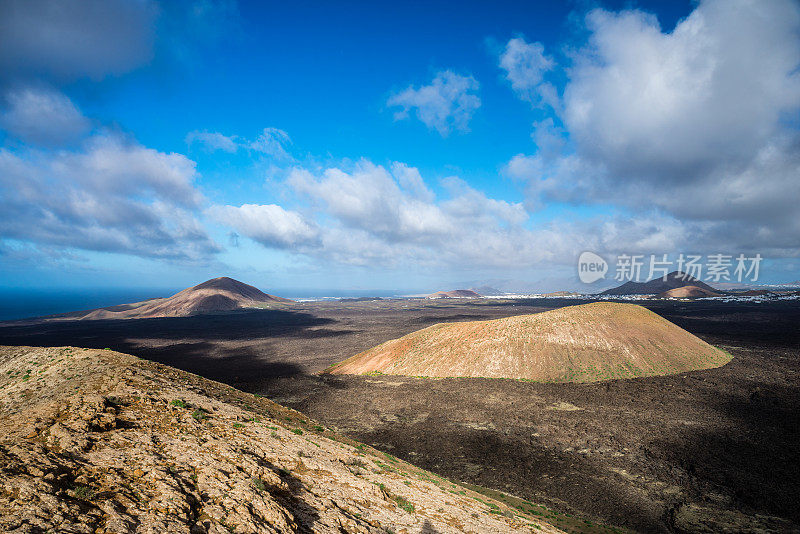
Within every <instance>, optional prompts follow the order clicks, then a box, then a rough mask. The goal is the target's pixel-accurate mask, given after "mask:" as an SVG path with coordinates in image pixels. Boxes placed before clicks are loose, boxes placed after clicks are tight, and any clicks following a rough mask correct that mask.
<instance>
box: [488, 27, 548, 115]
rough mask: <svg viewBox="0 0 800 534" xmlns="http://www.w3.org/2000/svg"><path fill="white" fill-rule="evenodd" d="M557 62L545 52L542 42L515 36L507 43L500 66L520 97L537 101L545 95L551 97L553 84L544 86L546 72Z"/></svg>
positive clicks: (501, 56)
mask: <svg viewBox="0 0 800 534" xmlns="http://www.w3.org/2000/svg"><path fill="white" fill-rule="evenodd" d="M554 66H555V62H554V61H553V60H552V58H550V57H548V56H546V55H545V54H544V46H543V45H542V43H528V42H526V41H525V39H524V38H522V37H515V38H513V39H510V40H509V41H508V43H506V47H505V50H503V53H502V54H501V55H500V68H502V69H503V70H504V71H505V72H506V78H507V79H508V81H510V82H511V87H512V88H513V89H514V91H516V92H517V94H518V95H519V96H520V98H523V99H525V100H529V101H531V102H537V101H539V100H540V99H542V97H543V93H544V95H545V97H546V98H547V99H549V98H550V96H551V95H550V92H551V91H552V86H550V85H545V86H544V87H543V86H542V82H543V78H544V74H545V72H547V71H548V70H550V69H552V68H553V67H554Z"/></svg>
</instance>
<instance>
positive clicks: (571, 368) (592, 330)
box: [326, 302, 731, 382]
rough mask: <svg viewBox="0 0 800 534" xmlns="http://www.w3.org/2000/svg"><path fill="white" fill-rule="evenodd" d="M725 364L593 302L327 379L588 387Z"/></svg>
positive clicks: (363, 358) (352, 361)
mask: <svg viewBox="0 0 800 534" xmlns="http://www.w3.org/2000/svg"><path fill="white" fill-rule="evenodd" d="M730 359H731V357H730V355H728V354H727V353H726V352H724V351H722V350H720V349H717V348H715V347H713V346H711V345H709V344H708V343H706V342H705V341H703V340H701V339H700V338H698V337H697V336H695V335H693V334H691V333H689V332H687V331H686V330H684V329H682V328H680V327H679V326H677V325H675V324H673V323H671V322H669V321H667V320H666V319H664V318H662V317H661V316H659V315H658V314H655V313H653V312H651V311H650V310H648V309H647V308H644V307H642V306H637V305H634V304H622V303H615V302H596V303H591V304H581V305H578V306H567V307H564V308H558V309H555V310H550V311H546V312H542V313H536V314H532V315H517V316H513V317H507V318H503V319H494V320H489V321H466V322H456V323H439V324H435V325H433V326H429V327H428V328H424V329H422V330H418V331H416V332H412V333H410V334H408V335H405V336H403V337H401V338H398V339H394V340H391V341H387V342H386V343H382V344H381V345H378V346H376V347H373V348H371V349H369V350H366V351H364V352H362V353H360V354H357V355H355V356H353V357H351V358H349V359H347V360H345V361H343V362H341V363H338V364H335V365H333V366H332V367H330V368H328V369H327V370H326V372H328V373H332V374H370V373H375V374H389V375H405V376H427V377H486V378H515V379H524V380H536V381H547V382H550V381H553V382H595V381H600V380H608V379H612V378H635V377H640V376H654V375H668V374H676V373H681V372H685V371H693V370H698V369H708V368H712V367H719V366H722V365H724V364H726V363H728V362H729V361H730Z"/></svg>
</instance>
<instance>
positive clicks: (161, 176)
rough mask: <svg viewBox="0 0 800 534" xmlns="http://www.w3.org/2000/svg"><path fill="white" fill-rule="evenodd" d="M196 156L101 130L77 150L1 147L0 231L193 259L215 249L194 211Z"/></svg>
mask: <svg viewBox="0 0 800 534" xmlns="http://www.w3.org/2000/svg"><path fill="white" fill-rule="evenodd" d="M195 177H196V171H195V166H194V162H192V161H190V160H188V159H187V158H186V157H185V156H182V155H180V154H166V153H163V152H159V151H156V150H153V149H149V148H146V147H143V146H141V145H139V144H137V143H135V142H131V141H128V140H125V139H122V138H120V137H119V136H117V135H115V134H108V133H101V134H97V135H95V136H93V137H90V138H89V139H87V140H86V141H85V142H84V144H83V145H82V146H81V148H80V149H78V150H75V151H66V150H61V151H56V152H52V151H41V150H38V149H27V150H23V151H16V152H12V151H10V150H8V149H5V148H3V149H0V236H2V237H3V238H5V239H15V240H19V241H23V242H31V243H35V244H37V245H39V244H40V245H45V246H48V245H49V246H55V247H63V248H66V249H84V250H93V251H104V252H118V253H126V254H132V255H137V256H142V257H154V258H165V259H179V260H196V259H202V258H205V257H207V256H208V255H210V254H213V253H214V252H217V251H218V250H219V248H218V246H217V245H216V244H215V243H214V242H213V241H212V240H211V239H210V238H209V237H208V235H207V234H206V232H205V230H204V229H203V227H202V226H201V224H200V223H199V221H198V220H197V219H196V217H195V216H194V212H195V210H196V209H197V208H198V206H199V205H200V204H201V202H202V197H201V195H200V194H199V193H198V192H197V190H196V189H195V187H194V185H193V182H194V180H195Z"/></svg>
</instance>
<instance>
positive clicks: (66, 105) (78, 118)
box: [0, 87, 91, 146]
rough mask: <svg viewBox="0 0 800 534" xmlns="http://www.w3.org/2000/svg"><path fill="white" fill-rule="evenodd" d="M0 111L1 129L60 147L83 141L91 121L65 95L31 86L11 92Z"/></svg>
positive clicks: (20, 137)
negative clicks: (81, 139) (82, 138)
mask: <svg viewBox="0 0 800 534" xmlns="http://www.w3.org/2000/svg"><path fill="white" fill-rule="evenodd" d="M6 100H7V106H6V109H5V110H4V111H2V112H0V128H2V129H4V130H6V131H7V132H8V133H10V134H11V135H12V136H14V137H16V138H18V139H20V140H22V141H24V142H27V143H33V144H38V145H45V146H58V145H63V144H67V143H71V142H74V141H76V140H79V139H80V138H81V137H82V136H83V135H84V134H86V133H87V132H88V130H89V129H90V128H91V123H90V121H89V120H88V119H87V118H86V117H84V116H83V114H82V113H81V112H80V111H78V108H76V107H75V105H74V104H73V103H72V101H71V100H70V99H69V98H67V97H66V96H65V95H64V94H62V93H60V92H57V91H53V90H49V89H34V88H31V87H28V88H22V89H17V90H15V91H11V92H10V93H9V94H8V95H7V97H6Z"/></svg>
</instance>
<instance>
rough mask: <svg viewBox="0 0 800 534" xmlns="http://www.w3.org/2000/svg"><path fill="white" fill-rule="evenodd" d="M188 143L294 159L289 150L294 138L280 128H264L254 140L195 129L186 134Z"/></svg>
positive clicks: (231, 151) (281, 158)
mask: <svg viewBox="0 0 800 534" xmlns="http://www.w3.org/2000/svg"><path fill="white" fill-rule="evenodd" d="M186 144H187V145H189V147H190V148H191V147H192V146H193V145H195V144H196V145H200V146H202V147H204V148H205V149H206V150H209V151H211V152H213V151H216V150H221V151H223V152H228V153H229V154H232V153H234V152H236V151H237V150H239V149H242V150H247V151H250V152H256V153H259V154H264V155H267V156H270V157H272V158H273V159H275V160H278V161H284V162H285V161H289V160H291V159H292V156H291V155H290V154H289V151H288V147H289V145H291V144H292V140H291V138H290V137H289V134H288V133H286V132H285V131H283V130H280V129H278V128H264V129H263V130H262V132H261V134H259V136H258V137H256V138H255V139H252V140H248V139H243V138H241V137H239V136H236V135H230V136H229V135H224V134H221V133H219V132H207V131H199V130H195V131H193V132H189V133H188V134H187V135H186Z"/></svg>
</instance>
